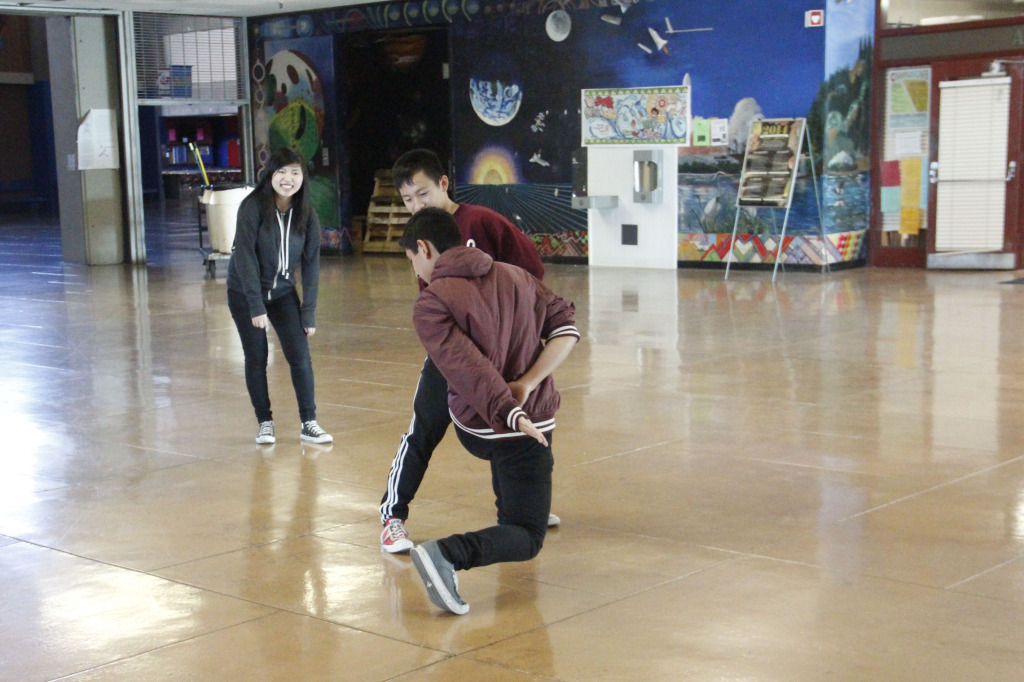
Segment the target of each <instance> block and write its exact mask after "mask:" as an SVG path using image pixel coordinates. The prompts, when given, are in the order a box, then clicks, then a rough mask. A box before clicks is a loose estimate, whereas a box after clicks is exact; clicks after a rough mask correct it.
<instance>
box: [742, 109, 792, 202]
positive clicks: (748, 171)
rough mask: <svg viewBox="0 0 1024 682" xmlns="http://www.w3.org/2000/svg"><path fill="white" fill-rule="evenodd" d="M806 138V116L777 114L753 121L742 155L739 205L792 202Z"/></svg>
mask: <svg viewBox="0 0 1024 682" xmlns="http://www.w3.org/2000/svg"><path fill="white" fill-rule="evenodd" d="M803 141H804V119H802V118H775V119H767V118H766V119H762V120H760V121H754V122H753V123H752V124H751V125H750V136H749V137H748V138H747V151H746V154H745V155H744V157H743V170H742V171H741V173H740V188H739V192H738V193H737V195H736V203H737V204H738V205H740V206H773V207H778V206H789V202H790V200H791V199H792V197H793V186H794V184H795V180H796V173H797V168H798V167H799V165H800V164H799V163H798V161H799V159H800V151H801V149H802V148H803Z"/></svg>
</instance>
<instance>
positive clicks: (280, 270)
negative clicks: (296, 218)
mask: <svg viewBox="0 0 1024 682" xmlns="http://www.w3.org/2000/svg"><path fill="white" fill-rule="evenodd" d="M277 225H278V227H280V228H281V241H280V245H281V246H280V251H278V253H277V262H278V266H277V272H275V273H274V285H273V286H272V287H270V291H268V292H267V300H268V301H269V300H270V295H271V292H273V291H274V289H276V288H277V277H278V275H280V276H282V277H284V278H285V279H288V251H289V248H288V247H289V246H290V244H289V242H290V240H291V232H292V209H291V208H289V209H288V224H287V225H285V223H284V219H283V218H282V217H281V212H280V211H277Z"/></svg>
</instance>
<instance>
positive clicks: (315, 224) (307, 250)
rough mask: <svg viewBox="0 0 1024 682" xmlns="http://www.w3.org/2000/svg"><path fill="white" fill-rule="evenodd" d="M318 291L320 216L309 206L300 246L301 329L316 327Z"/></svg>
mask: <svg viewBox="0 0 1024 682" xmlns="http://www.w3.org/2000/svg"><path fill="white" fill-rule="evenodd" d="M319 291H320V217H319V216H318V215H317V214H316V209H315V208H313V207H312V206H310V207H309V220H307V221H306V242H305V244H304V246H303V248H302V307H301V308H300V309H299V315H300V316H301V317H302V328H303V329H315V328H316V299H317V295H318V293H319Z"/></svg>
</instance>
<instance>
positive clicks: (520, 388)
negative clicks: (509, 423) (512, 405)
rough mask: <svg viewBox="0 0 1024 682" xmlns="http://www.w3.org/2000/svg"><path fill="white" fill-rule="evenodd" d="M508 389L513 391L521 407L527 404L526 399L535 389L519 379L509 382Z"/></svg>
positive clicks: (513, 395)
mask: <svg viewBox="0 0 1024 682" xmlns="http://www.w3.org/2000/svg"><path fill="white" fill-rule="evenodd" d="M508 389H509V390H510V391H512V397H513V398H515V400H516V402H517V403H519V407H522V406H523V405H525V404H526V399H527V398H529V397H530V393H531V392H532V391H533V389H532V388H530V387H529V386H527V385H526V384H524V383H523V382H522V381H519V380H516V381H510V382H508Z"/></svg>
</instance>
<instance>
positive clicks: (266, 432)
mask: <svg viewBox="0 0 1024 682" xmlns="http://www.w3.org/2000/svg"><path fill="white" fill-rule="evenodd" d="M275 440H276V439H275V438H274V422H272V421H265V422H260V432H259V433H257V434H256V442H257V443H259V444H260V445H269V444H271V443H273V442H274V441H275Z"/></svg>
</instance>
